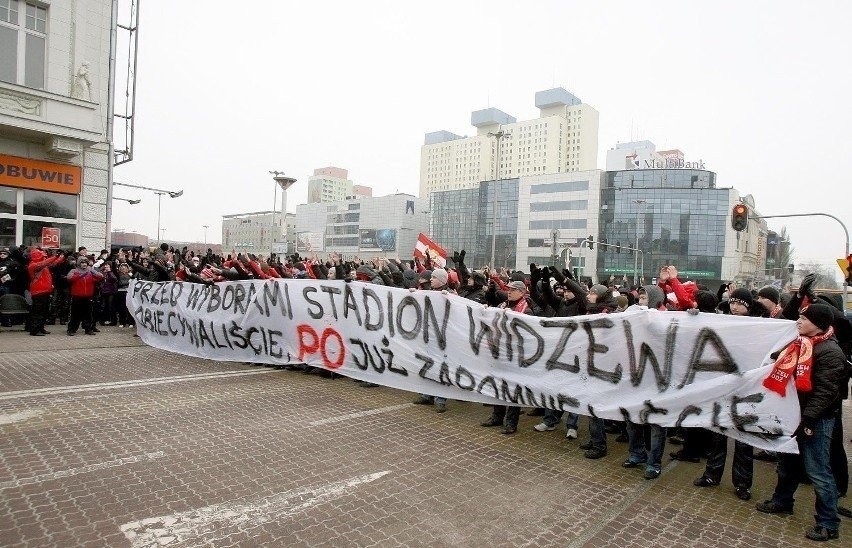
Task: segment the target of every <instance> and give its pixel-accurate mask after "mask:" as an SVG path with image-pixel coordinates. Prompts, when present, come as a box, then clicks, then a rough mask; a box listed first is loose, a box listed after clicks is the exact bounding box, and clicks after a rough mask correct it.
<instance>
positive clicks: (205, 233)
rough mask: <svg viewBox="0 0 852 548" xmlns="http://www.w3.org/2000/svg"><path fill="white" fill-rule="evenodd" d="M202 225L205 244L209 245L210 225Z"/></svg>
mask: <svg viewBox="0 0 852 548" xmlns="http://www.w3.org/2000/svg"><path fill="white" fill-rule="evenodd" d="M201 226H203V227H204V245H207V229H208V228H209V227H210V225H201Z"/></svg>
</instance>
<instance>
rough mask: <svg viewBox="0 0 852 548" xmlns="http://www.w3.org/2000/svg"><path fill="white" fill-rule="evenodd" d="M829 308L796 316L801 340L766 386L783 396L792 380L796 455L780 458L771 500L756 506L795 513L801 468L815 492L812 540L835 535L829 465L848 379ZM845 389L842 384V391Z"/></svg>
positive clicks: (836, 521)
mask: <svg viewBox="0 0 852 548" xmlns="http://www.w3.org/2000/svg"><path fill="white" fill-rule="evenodd" d="M833 319H834V313H833V312H832V308H831V307H830V306H828V305H825V304H820V303H817V304H812V305H810V306H808V307H806V308H804V309H803V310H802V311H801V312H800V316H799V319H798V321H797V322H796V327H797V328H798V330H799V337H798V338H797V339H796V340H795V341H793V342H792V343H791V344H790V345H789V346H788V347H787V348H785V349H784V351H782V353H781V356H780V357H779V359H778V361H777V362H776V364H775V369H774V370H773V372H772V374H771V375H770V376H769V377H768V378H767V379H766V380H764V386H766V387H767V388H769V389H770V390H775V391H777V392H780V393H782V394H786V390H787V384H788V383H789V380H790V378H793V377H795V387H796V392H797V394H798V396H799V407H800V408H801V415H802V416H801V422H800V423H799V426H798V428H796V431H795V432H794V434H793V436H794V437H795V438H796V441H797V442H798V444H799V454H798V455H795V454H788V453H784V454H782V455H780V456H779V459H778V483H777V484H776V486H775V492H774V493H773V494H772V498H771V499H770V500H767V501H764V502H762V503H760V504H758V505H757V509H758V510H759V511H760V512H765V513H767V514H790V513H792V512H793V500H794V499H793V495H795V493H796V489H797V488H798V487H799V483H800V482H801V473H802V466H803V465H804V472H805V474H806V475H807V477H808V479H810V480H811V483H812V484H813V486H814V492H815V494H816V504H815V506H816V515H815V518H816V525H815V526H814V528H813V529H811V530H810V531H808V532H807V533H806V534H805V537H806V538H808V539H810V540H816V541H825V540H830V539H836V538H838V537H839V533H838V529H839V527H840V518H838V517H837V486H836V484H835V481H834V476H833V475H832V471H831V464H830V462H829V448H830V446H831V438H832V431H833V429H834V423H835V419H834V418H835V415H836V414H837V413H839V412H840V401H841V398H840V388H841V383H843V382H845V381H847V379H848V377H847V375H848V373H847V371H846V357H845V356H844V355H843V351H842V350H841V349H840V345H839V344H838V343H837V339H836V338H834V329H833V328H832V326H831V322H832V321H833ZM845 389H846V386H843V390H844V391H845Z"/></svg>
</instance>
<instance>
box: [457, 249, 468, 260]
mask: <svg viewBox="0 0 852 548" xmlns="http://www.w3.org/2000/svg"><path fill="white" fill-rule="evenodd" d="M465 255H467V252H465V250H464V249H462V250H461V251H459V262H460V263H463V262H464V256H465Z"/></svg>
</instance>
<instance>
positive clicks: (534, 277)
mask: <svg viewBox="0 0 852 548" xmlns="http://www.w3.org/2000/svg"><path fill="white" fill-rule="evenodd" d="M540 279H541V270H539V268H538V266H537V265H536V264H535V263H532V264H531V265H530V282H532V285H535V284H536V283H538V281H539V280H540Z"/></svg>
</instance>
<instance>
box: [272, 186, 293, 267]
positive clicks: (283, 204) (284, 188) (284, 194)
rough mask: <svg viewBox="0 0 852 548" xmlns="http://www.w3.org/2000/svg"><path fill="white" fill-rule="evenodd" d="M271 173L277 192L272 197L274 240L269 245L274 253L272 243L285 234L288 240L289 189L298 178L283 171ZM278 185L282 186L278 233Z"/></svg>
mask: <svg viewBox="0 0 852 548" xmlns="http://www.w3.org/2000/svg"><path fill="white" fill-rule="evenodd" d="M269 174H270V175H272V180H273V181H275V192H274V193H273V197H272V241H271V243H270V245H269V251H270V253H272V244H274V243H275V241H276V240H279V239H281V237H282V236H283V237H284V241H285V242H286V241H287V189H289V188H290V187H291V186H293V185H294V184H296V179H295V178H294V177H288V176H287V175H284V172H283V171H270V172H269ZM278 187H281V228H280V229H279V230H278V232H277V233H276V231H275V206H276V204H277V202H278Z"/></svg>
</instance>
